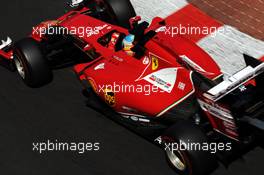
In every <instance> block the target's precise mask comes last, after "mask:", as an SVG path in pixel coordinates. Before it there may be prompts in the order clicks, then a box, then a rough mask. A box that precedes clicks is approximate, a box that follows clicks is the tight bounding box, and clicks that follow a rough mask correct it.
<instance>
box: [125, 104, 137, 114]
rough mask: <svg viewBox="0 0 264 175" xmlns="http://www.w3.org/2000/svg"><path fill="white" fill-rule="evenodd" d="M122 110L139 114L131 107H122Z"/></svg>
mask: <svg viewBox="0 0 264 175" xmlns="http://www.w3.org/2000/svg"><path fill="white" fill-rule="evenodd" d="M122 109H124V110H125V111H127V112H133V113H136V112H138V111H137V110H136V109H134V108H130V107H128V106H122Z"/></svg>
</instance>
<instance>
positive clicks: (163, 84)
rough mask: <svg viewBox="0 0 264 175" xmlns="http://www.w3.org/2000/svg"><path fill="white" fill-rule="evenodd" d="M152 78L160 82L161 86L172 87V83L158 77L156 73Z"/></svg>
mask: <svg viewBox="0 0 264 175" xmlns="http://www.w3.org/2000/svg"><path fill="white" fill-rule="evenodd" d="M150 80H152V81H155V82H157V83H158V84H160V85H161V86H164V87H165V88H170V87H171V84H170V83H168V82H166V81H164V80H162V79H160V78H158V77H157V76H155V75H151V77H150Z"/></svg>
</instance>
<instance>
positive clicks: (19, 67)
mask: <svg viewBox="0 0 264 175" xmlns="http://www.w3.org/2000/svg"><path fill="white" fill-rule="evenodd" d="M14 61H15V65H16V68H17V72H18V74H19V75H20V76H21V77H22V78H23V79H25V69H24V66H23V63H22V62H21V60H19V59H18V58H15V59H14Z"/></svg>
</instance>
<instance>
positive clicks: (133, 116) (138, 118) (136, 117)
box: [120, 112, 150, 123]
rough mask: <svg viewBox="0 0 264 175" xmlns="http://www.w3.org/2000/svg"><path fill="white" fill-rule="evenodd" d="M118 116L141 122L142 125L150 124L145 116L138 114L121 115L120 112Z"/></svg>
mask: <svg viewBox="0 0 264 175" xmlns="http://www.w3.org/2000/svg"><path fill="white" fill-rule="evenodd" d="M120 114H121V116H122V117H123V118H125V119H129V120H132V121H134V122H143V123H149V122H150V120H149V119H147V118H146V116H142V115H138V114H130V113H122V112H120Z"/></svg>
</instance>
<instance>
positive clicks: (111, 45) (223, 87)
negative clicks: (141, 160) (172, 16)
mask: <svg viewBox="0 0 264 175" xmlns="http://www.w3.org/2000/svg"><path fill="white" fill-rule="evenodd" d="M70 5H71V6H72V7H73V9H72V10H70V11H69V12H68V13H66V14H65V15H63V16H62V17H60V18H58V19H57V20H53V21H46V22H43V23H41V24H40V25H38V26H36V27H34V28H33V31H32V34H31V35H30V37H28V38H25V39H23V40H20V41H18V42H16V43H14V44H12V41H11V39H10V38H8V39H7V41H3V42H2V44H1V45H0V58H1V63H2V64H3V65H5V66H6V67H8V68H10V70H13V71H15V70H17V72H18V73H19V75H20V76H21V78H22V80H23V81H24V82H25V83H26V84H27V85H28V86H30V87H41V86H43V85H45V84H47V83H49V82H51V80H52V69H54V68H63V67H67V66H72V65H73V66H74V71H75V73H76V75H77V76H78V78H79V79H80V81H81V83H82V84H83V87H84V95H86V96H87V97H88V101H87V104H88V105H89V106H90V107H93V108H94V109H96V110H98V111H100V112H102V113H103V114H105V115H107V116H109V117H110V118H112V119H113V120H115V121H117V122H120V123H121V124H123V125H125V126H126V127H128V128H129V129H131V130H133V131H135V132H137V133H138V134H139V135H141V136H144V137H146V138H147V139H149V140H150V141H152V142H154V143H156V144H157V145H159V146H160V147H162V148H165V153H166V156H167V159H168V162H169V164H170V165H171V166H172V167H173V168H174V169H175V171H176V172H178V173H179V174H184V175H191V174H192V175H204V174H208V173H210V172H212V171H213V170H214V169H215V168H216V167H217V165H218V162H222V163H224V164H227V163H228V162H229V161H230V160H231V158H233V157H234V155H237V154H238V152H239V151H241V150H246V148H247V147H250V146H251V145H252V144H253V143H254V144H255V143H256V142H258V141H259V140H261V139H263V129H264V122H263V117H264V116H263V112H264V111H263V105H264V103H263V100H264V94H263V92H264V91H263V88H264V84H263V82H264V80H263V78H264V76H263V72H264V63H263V62H261V61H259V60H257V59H254V58H252V57H250V56H247V55H245V61H246V63H247V67H246V68H245V69H243V70H241V71H239V72H237V73H236V74H234V75H232V76H229V77H227V76H224V75H223V74H222V73H221V70H220V68H219V67H218V65H217V64H216V63H215V62H214V61H213V59H212V58H211V57H210V56H209V55H208V54H207V53H206V52H205V51H203V50H202V49H201V48H199V47H198V46H197V45H195V44H194V43H192V42H191V41H189V40H187V39H186V38H184V37H182V36H177V37H173V38H172V37H171V36H170V35H167V34H166V32H165V30H166V26H168V25H169V24H168V22H167V21H166V19H161V18H158V17H157V18H155V19H153V21H152V24H151V25H149V24H148V23H147V22H140V17H137V16H136V14H135V11H134V9H133V7H132V5H131V3H130V1H129V0H122V1H120V0H86V1H83V0H73V1H72V3H71V4H70ZM242 148H243V149H242ZM238 150H239V151H238ZM239 153H240V152H239Z"/></svg>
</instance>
